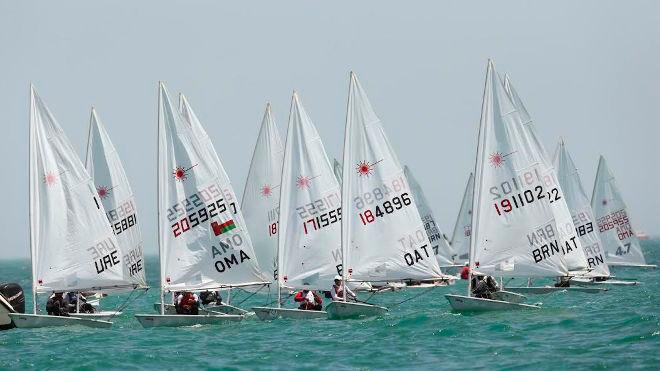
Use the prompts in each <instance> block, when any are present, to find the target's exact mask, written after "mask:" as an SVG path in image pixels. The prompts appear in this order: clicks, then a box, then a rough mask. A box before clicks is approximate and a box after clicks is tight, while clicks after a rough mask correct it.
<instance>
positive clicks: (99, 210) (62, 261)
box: [30, 87, 134, 293]
mask: <svg viewBox="0 0 660 371" xmlns="http://www.w3.org/2000/svg"><path fill="white" fill-rule="evenodd" d="M30 245H31V254H32V276H33V281H34V282H33V288H34V292H39V293H43V292H51V291H84V290H99V291H102V290H112V289H119V288H127V287H132V286H134V283H133V282H132V281H130V280H128V279H127V277H129V274H128V272H127V267H126V264H124V256H122V252H121V249H120V247H119V243H118V242H117V238H116V237H115V235H114V233H113V232H112V228H110V224H109V223H108V219H107V218H106V216H105V209H104V208H103V203H102V202H101V201H100V200H99V198H98V196H97V193H96V188H95V187H94V183H93V181H92V178H91V177H90V176H89V174H88V173H87V171H86V170H85V167H84V166H83V164H82V162H81V161H80V158H79V157H78V155H77V154H76V152H75V151H74V149H73V147H72V146H71V143H70V142H69V139H68V138H67V137H66V135H65V134H64V131H63V130H62V128H61V127H60V125H59V124H58V123H57V121H56V120H55V117H54V116H53V115H52V113H51V112H50V111H49V110H48V108H47V107H46V105H45V104H44V102H43V101H42V100H41V98H40V97H39V96H38V95H37V93H36V91H35V90H34V88H33V87H31V88H30Z"/></svg>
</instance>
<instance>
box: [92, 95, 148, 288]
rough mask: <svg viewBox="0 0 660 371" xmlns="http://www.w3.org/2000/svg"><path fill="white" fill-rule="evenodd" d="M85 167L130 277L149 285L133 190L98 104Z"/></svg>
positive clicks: (94, 114)
mask: <svg viewBox="0 0 660 371" xmlns="http://www.w3.org/2000/svg"><path fill="white" fill-rule="evenodd" d="M85 167H86V169H87V172H88V173H89V175H90V176H91V177H92V179H93V180H94V184H95V185H96V192H97V194H98V198H99V199H100V200H101V203H103V207H104V208H105V210H106V216H107V217H108V221H109V222H110V225H111V226H112V229H113V231H114V233H115V236H117V241H118V242H119V248H120V249H121V252H122V257H123V262H124V264H125V265H126V268H127V269H126V270H125V272H127V273H128V277H126V280H130V281H132V282H134V283H136V284H138V285H141V286H146V284H147V281H146V278H145V273H144V253H143V249H142V246H143V240H142V233H141V232H140V225H139V224H138V217H137V206H136V203H135V197H134V196H133V190H132V189H131V185H130V184H129V182H128V177H127V176H126V172H125V171H124V166H123V165H122V162H121V160H120V159H119V154H118V153H117V150H116V149H115V146H114V144H112V141H111V140H110V136H109V135H108V133H107V131H106V130H105V126H104V125H103V123H102V122H101V120H100V119H99V117H98V115H97V114H96V110H95V109H94V108H92V114H91V117H90V122H89V137H88V138H87V156H86V158H85Z"/></svg>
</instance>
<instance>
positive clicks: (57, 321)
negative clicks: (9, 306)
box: [9, 313, 112, 328]
mask: <svg viewBox="0 0 660 371" xmlns="http://www.w3.org/2000/svg"><path fill="white" fill-rule="evenodd" d="M9 317H11V319H12V320H13V321H14V324H15V325H16V327H18V328H40V327H57V326H86V327H93V328H110V327H112V322H108V321H101V320H96V319H89V318H76V317H60V316H48V315H42V314H23V313H10V314H9Z"/></svg>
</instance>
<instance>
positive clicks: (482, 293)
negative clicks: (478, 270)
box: [472, 275, 490, 299]
mask: <svg viewBox="0 0 660 371" xmlns="http://www.w3.org/2000/svg"><path fill="white" fill-rule="evenodd" d="M472 295H473V296H474V297H476V298H485V299H490V292H489V291H488V285H487V284H486V281H485V280H484V276H481V275H473V276H472Z"/></svg>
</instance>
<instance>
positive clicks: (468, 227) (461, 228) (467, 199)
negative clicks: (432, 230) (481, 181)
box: [450, 173, 474, 260]
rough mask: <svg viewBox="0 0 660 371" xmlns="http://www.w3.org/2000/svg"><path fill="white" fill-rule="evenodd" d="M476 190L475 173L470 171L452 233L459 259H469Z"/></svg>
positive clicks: (452, 241) (452, 240)
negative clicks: (474, 193)
mask: <svg viewBox="0 0 660 371" xmlns="http://www.w3.org/2000/svg"><path fill="white" fill-rule="evenodd" d="M473 192H474V175H473V174H472V173H470V177H469V178H468V181H467V184H466V185H465V192H464V193H463V199H462V200H461V208H460V210H459V211H458V216H457V217H456V224H454V232H453V233H452V235H451V243H450V245H451V247H452V249H453V250H454V251H455V252H456V254H457V255H458V259H460V260H467V259H468V255H469V251H470V236H471V234H472V194H473Z"/></svg>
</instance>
